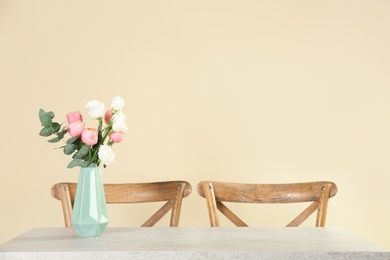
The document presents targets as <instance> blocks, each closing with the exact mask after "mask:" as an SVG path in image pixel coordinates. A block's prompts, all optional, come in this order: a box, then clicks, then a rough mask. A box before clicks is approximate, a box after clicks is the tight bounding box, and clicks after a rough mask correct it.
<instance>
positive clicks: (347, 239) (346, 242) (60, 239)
mask: <svg viewBox="0 0 390 260" xmlns="http://www.w3.org/2000/svg"><path fill="white" fill-rule="evenodd" d="M4 259H7V260H8V259H72V260H73V259H87V260H88V259H271V260H272V259H332V260H334V259H357V260H359V259H390V251H386V250H383V249H381V248H379V247H378V246H376V245H373V244H371V243H369V242H367V241H364V240H362V239H359V238H357V237H355V236H353V235H351V234H349V233H348V232H346V231H344V230H342V229H339V228H329V227H326V228H314V227H313V228H311V227H298V228H272V227H269V228H252V227H249V228H237V227H220V228H209V227H179V228H169V227H166V228H165V227H152V228H115V227H112V228H107V229H106V230H105V231H104V233H103V235H102V236H101V237H96V238H79V237H77V235H76V233H75V232H74V230H73V229H71V228H35V229H32V230H30V231H28V232H26V233H24V234H22V235H20V236H19V237H17V238H15V239H13V240H10V241H9V242H7V243H5V244H3V245H0V260H4Z"/></svg>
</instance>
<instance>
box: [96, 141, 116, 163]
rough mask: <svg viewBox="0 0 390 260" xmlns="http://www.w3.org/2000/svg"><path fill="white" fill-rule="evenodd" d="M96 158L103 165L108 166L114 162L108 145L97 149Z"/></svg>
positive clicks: (112, 153) (113, 155)
mask: <svg viewBox="0 0 390 260" xmlns="http://www.w3.org/2000/svg"><path fill="white" fill-rule="evenodd" d="M98 156H99V159H100V160H101V162H102V163H103V164H104V165H110V163H111V162H113V161H114V160H115V153H114V151H113V150H112V149H111V147H110V146H108V145H101V146H100V147H99V152H98Z"/></svg>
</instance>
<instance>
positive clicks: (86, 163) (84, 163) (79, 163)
mask: <svg viewBox="0 0 390 260" xmlns="http://www.w3.org/2000/svg"><path fill="white" fill-rule="evenodd" d="M90 164H91V162H90V161H83V160H80V159H73V160H72V161H71V162H70V163H69V164H68V166H67V168H74V167H76V166H80V167H88V166H89V165H90Z"/></svg>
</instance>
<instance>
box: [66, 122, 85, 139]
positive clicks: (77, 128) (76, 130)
mask: <svg viewBox="0 0 390 260" xmlns="http://www.w3.org/2000/svg"><path fill="white" fill-rule="evenodd" d="M66 130H67V131H68V133H69V135H70V136H71V137H77V136H79V135H81V133H82V132H83V131H84V123H83V122H81V121H75V122H73V123H71V124H69V125H68V127H67V128H66Z"/></svg>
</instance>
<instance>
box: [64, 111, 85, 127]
mask: <svg viewBox="0 0 390 260" xmlns="http://www.w3.org/2000/svg"><path fill="white" fill-rule="evenodd" d="M66 119H67V120H68V124H71V123H74V122H77V121H80V122H82V121H83V116H82V115H81V113H80V112H78V111H76V112H71V113H69V114H67V115H66Z"/></svg>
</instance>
